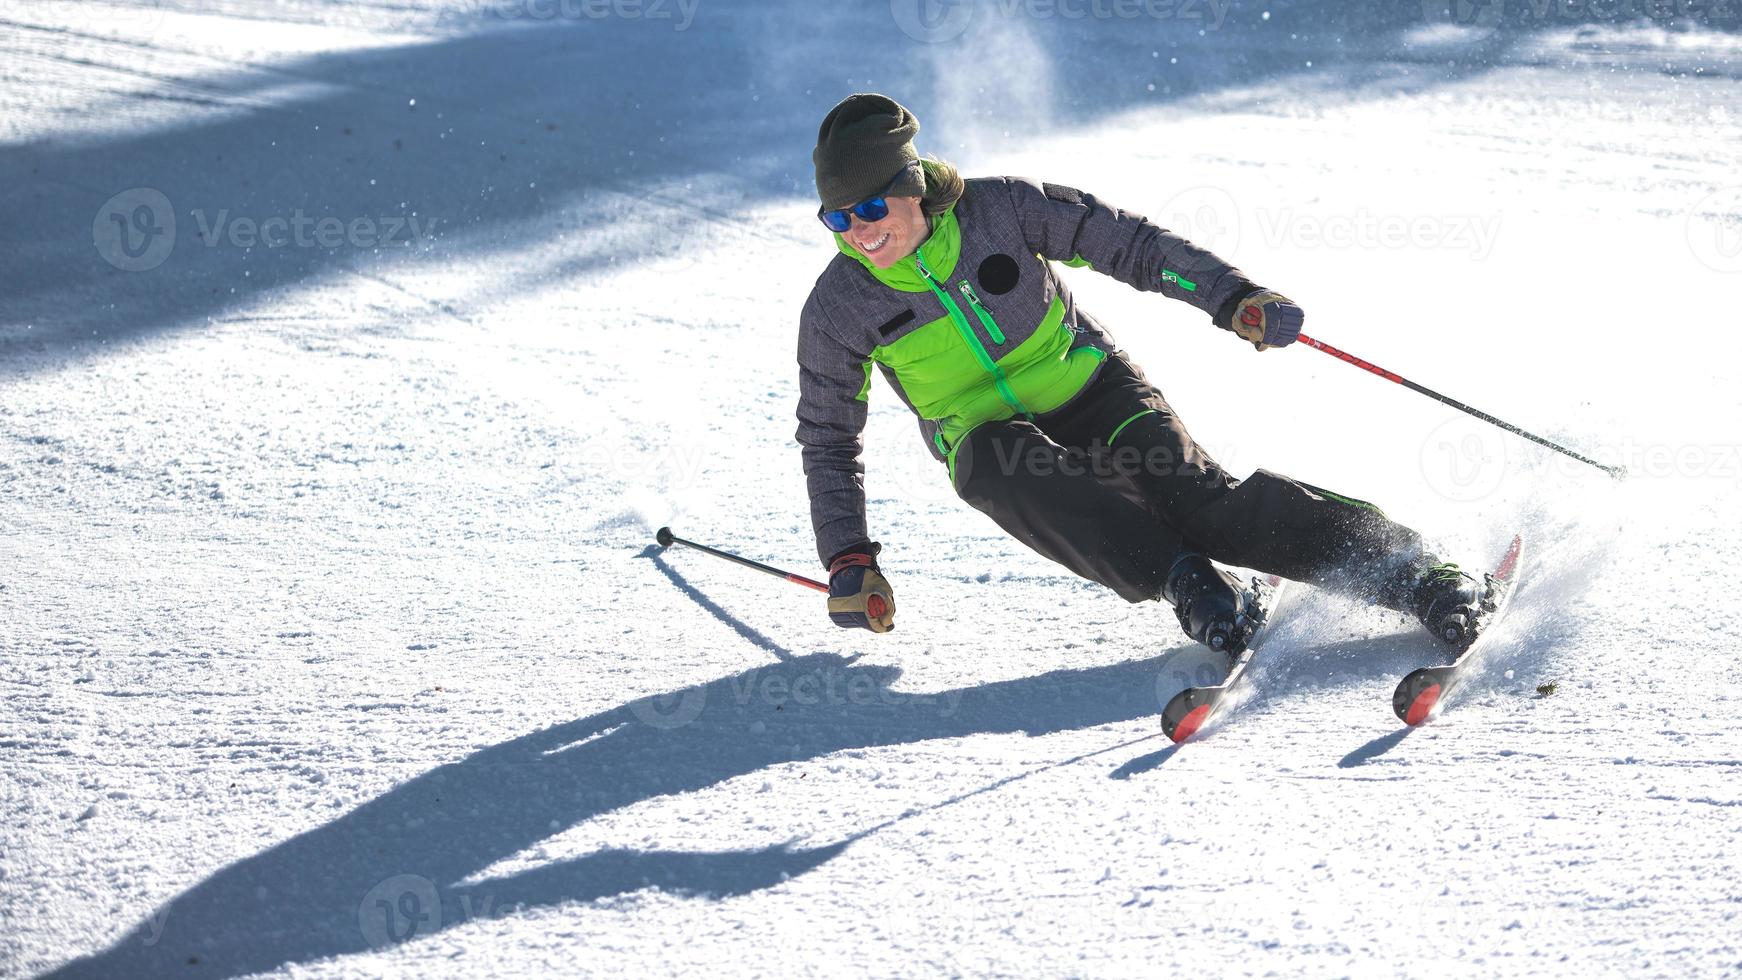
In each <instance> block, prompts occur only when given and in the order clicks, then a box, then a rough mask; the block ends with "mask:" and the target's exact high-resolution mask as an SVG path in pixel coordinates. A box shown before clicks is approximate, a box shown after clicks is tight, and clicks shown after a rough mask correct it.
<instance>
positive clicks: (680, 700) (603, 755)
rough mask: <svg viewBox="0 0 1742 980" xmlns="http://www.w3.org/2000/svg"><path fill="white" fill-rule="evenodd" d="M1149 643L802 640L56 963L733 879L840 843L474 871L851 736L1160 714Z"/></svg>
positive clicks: (547, 744)
mask: <svg viewBox="0 0 1742 980" xmlns="http://www.w3.org/2000/svg"><path fill="white" fill-rule="evenodd" d="M1160 664H1161V661H1160V660H1159V659H1149V660H1142V661H1135V662H1129V663H1123V664H1116V665H1112V666H1105V667H1095V668H1089V669H1084V670H1060V671H1054V672H1052V673H1048V674H1043V675H1040V676H1037V677H1028V678H1022V679H1019V680H1012V681H1005V682H1000V683H994V684H986V685H982V686H979V687H972V688H966V689H961V690H954V691H947V692H942V693H938V694H930V695H917V694H912V693H908V692H904V691H900V690H897V689H896V688H895V686H894V685H895V682H896V681H897V679H898V678H899V675H900V672H899V671H898V670H897V669H895V668H893V667H887V666H875V665H865V664H860V663H856V662H853V661H851V660H848V659H844V658H841V657H837V656H833V655H825V654H813V655H809V656H800V657H794V658H793V659H791V660H787V661H783V662H780V663H777V664H773V665H770V666H767V667H760V668H756V669H752V670H747V671H744V672H741V673H738V674H733V675H731V676H727V677H721V678H719V679H717V680H714V681H711V682H709V683H705V684H699V685H696V686H694V687H689V688H684V689H681V690H677V691H672V692H670V693H668V694H665V695H661V696H657V697H650V698H646V699H643V700H640V701H635V702H632V703H629V704H625V705H622V706H620V707H617V708H614V709H612V710H609V711H606V712H603V713H601V714H596V715H593V716H591V717H587V718H582V719H579V720H576V721H571V722H567V723H564V724H560V725H555V726H552V727H550V728H546V729H543V730H542V731H537V732H533V733H531V734H529V735H526V736H523V737H520V738H516V739H512V740H510V741H507V742H503V743H501V744H499V745H494V746H490V747H488V748H485V749H482V750H480V751H478V752H474V753H473V754H471V755H469V756H467V757H466V758H464V759H461V760H459V761H457V762H453V763H450V764H448V765H444V766H440V767H438V768H436V769H433V770H430V771H428V772H425V773H423V774H422V775H419V776H416V777H414V778H412V779H410V780H408V781H407V782H405V783H403V784H401V785H399V786H397V787H395V788H394V789H392V790H391V791H389V792H387V793H386V794H384V795H382V796H380V797H378V798H376V799H374V800H371V801H369V802H367V803H364V804H362V805H361V806H358V807H357V808H355V809H353V810H351V811H350V812H348V813H346V814H344V815H343V816H340V817H338V818H337V819H335V820H333V821H331V822H329V823H327V824H324V825H322V826H320V827H316V828H315V829H313V830H309V831H306V832H304V833H302V834H299V835H297V836H295V837H293V838H291V839H289V840H287V841H284V842H283V843H281V844H277V845H275V846H273V847H270V848H268V849H266V850H265V851H262V852H260V853H258V854H256V855H254V856H253V857H249V858H246V859H244V860H242V861H239V862H236V863H235V864H231V865H229V866H227V867H224V868H222V869H220V870H218V871H217V872H215V873H214V874H212V875H211V876H210V877H209V878H207V879H206V880H204V881H202V882H200V883H198V884H196V885H194V886H193V887H191V888H189V889H187V890H186V891H185V892H183V893H182V894H180V895H178V896H176V897H175V898H174V899H172V900H170V901H169V902H167V903H165V904H164V905H163V906H162V907H161V908H160V909H159V910H158V911H157V912H155V913H154V914H153V915H151V916H150V917H148V918H147V919H145V920H144V921H143V922H141V923H140V924H138V925H137V926H136V927H134V928H133V929H132V930H131V931H129V932H128V933H127V934H126V935H124V936H122V937H121V938H120V939H119V940H117V941H116V942H115V943H114V944H113V945H112V946H110V947H109V948H108V949H107V950H104V951H102V952H100V953H97V954H94V955H92V956H89V957H86V958H82V959H79V960H76V961H73V962H71V963H69V964H67V965H65V966H63V967H62V968H60V969H59V970H57V971H55V973H53V974H51V975H52V976H65V977H75V976H78V977H86V976H89V977H96V976H103V977H115V976H128V977H144V976H157V975H163V974H167V973H171V972H174V973H176V974H178V975H181V974H184V973H187V972H188V971H190V970H191V969H194V968H196V966H197V970H198V972H199V974H200V975H201V976H206V977H222V976H235V975H238V974H244V973H252V972H255V971H260V970H269V969H273V968H275V967H279V966H281V965H284V964H287V963H308V962H311V961H314V960H317V959H322V958H326V957H332V956H340V955H345V954H349V953H357V952H362V951H365V950H368V949H371V948H375V947H379V946H383V945H387V944H391V943H393V942H397V941H403V940H405V939H409V938H421V937H425V936H427V935H429V934H430V933H433V932H435V931H437V930H439V929H441V928H443V927H446V926H451V925H454V924H457V923H461V922H464V921H466V920H468V919H471V918H476V917H478V916H480V915H485V916H494V915H502V914H505V913H507V912H511V911H512V910H515V909H521V908H528V907H536V906H548V905H556V904H559V903H564V902H574V901H588V900H593V899H598V898H602V897H607V896H612V895H619V894H624V893H628V892H633V891H637V890H640V889H643V888H650V887H651V888H657V889H660V890H662V891H665V892H668V893H675V894H684V895H709V896H727V895H738V894H744V893H747V892H751V891H755V890H757V889H761V888H767V887H770V886H772V885H775V884H778V883H779V882H781V881H783V880H785V879H787V878H790V877H795V876H797V875H801V874H804V873H805V872H808V871H810V870H812V869H814V868H816V867H818V866H819V865H821V864H823V863H824V862H827V861H829V860H830V859H832V858H834V857H835V856H837V855H839V854H840V853H841V852H842V851H843V850H845V849H846V848H847V847H848V846H849V845H850V844H851V842H852V840H853V837H851V836H849V837H845V838H844V839H841V840H838V841H834V842H830V843H826V844H823V845H821V846H791V845H789V844H771V845H768V846H764V847H761V848H753V849H746V850H716V851H700V852H690V851H684V850H621V849H616V850H606V851H597V852H594V853H590V854H586V855H583V856H579V857H574V858H570V859H566V860H559V861H556V862H554V863H544V864H539V865H538V866H536V867H533V868H531V869H530V870H522V871H517V872H511V873H508V874H504V875H499V876H494V877H488V878H485V879H484V880H482V881H478V880H477V878H478V876H480V875H482V874H484V873H485V872H486V870H487V869H489V868H491V866H492V865H494V864H496V863H497V862H500V861H502V860H504V859H507V858H511V857H514V856H516V855H521V854H522V853H523V852H525V851H527V850H528V849H529V848H533V847H535V846H536V845H538V844H539V843H540V842H542V841H544V840H546V839H547V838H550V837H552V836H554V835H556V834H559V833H561V832H562V831H564V830H567V829H569V828H572V827H575V826H577V825H579V824H582V823H584V822H585V821H587V820H589V819H591V818H593V817H596V816H599V815H601V814H606V813H610V812H612V811H615V810H619V809H622V808H624V807H628V806H632V805H634V804H636V803H641V802H644V801H648V800H653V799H658V798H661V797H672V796H677V795H680V794H683V793H686V792H691V791H695V790H701V789H706V788H708V787H711V786H715V785H718V784H719V783H721V782H724V781H726V780H729V779H732V778H733V777H736V776H742V775H745V774H747V773H753V772H756V771H757V770H760V769H764V768H766V767H769V766H773V765H777V764H784V763H791V762H794V761H802V760H806V759H814V758H817V757H820V756H823V755H826V754H829V753H834V752H839V751H842V750H848V749H860V748H875V747H878V746H891V745H901V744H907V743H912V742H920V741H925V740H928V739H944V738H960V737H963V736H966V735H973V734H981V733H1017V732H1021V733H1026V734H1029V735H1041V734H1046V733H1051V732H1058V731H1065V730H1075V729H1082V728H1089V727H1093V726H1099V725H1106V724H1110V723H1116V722H1121V721H1128V720H1132V719H1137V718H1143V717H1148V716H1153V715H1154V714H1155V712H1156V710H1157V705H1156V683H1157V675H1158V673H1159V671H1160Z"/></svg>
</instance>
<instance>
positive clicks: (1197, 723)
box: [1169, 704, 1210, 745]
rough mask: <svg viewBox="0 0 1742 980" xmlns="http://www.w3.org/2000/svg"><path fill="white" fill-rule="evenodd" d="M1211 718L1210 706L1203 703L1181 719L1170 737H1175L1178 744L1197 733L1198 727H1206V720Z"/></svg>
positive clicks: (1174, 739)
mask: <svg viewBox="0 0 1742 980" xmlns="http://www.w3.org/2000/svg"><path fill="white" fill-rule="evenodd" d="M1209 718H1210V706H1209V705H1207V704H1201V705H1199V706H1197V707H1196V708H1193V709H1192V710H1191V713H1190V714H1188V715H1186V716H1185V717H1184V718H1181V719H1180V722H1179V724H1178V725H1177V726H1175V727H1174V730H1173V734H1172V735H1171V736H1169V737H1170V738H1172V739H1173V741H1174V744H1175V745H1178V744H1179V743H1181V742H1183V741H1185V740H1186V739H1188V738H1191V737H1192V736H1193V735H1196V734H1197V733H1198V729H1200V728H1202V727H1204V722H1206V721H1208V720H1209Z"/></svg>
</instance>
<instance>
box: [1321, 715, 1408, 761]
mask: <svg viewBox="0 0 1742 980" xmlns="http://www.w3.org/2000/svg"><path fill="white" fill-rule="evenodd" d="M1414 731H1415V729H1413V728H1410V727H1408V726H1407V725H1406V726H1404V727H1403V728H1399V729H1398V730H1397V731H1394V732H1388V733H1386V734H1384V735H1381V736H1379V737H1378V738H1376V739H1374V740H1373V741H1371V742H1368V743H1367V744H1366V745H1363V746H1361V747H1360V748H1358V749H1356V750H1355V751H1353V752H1350V753H1349V754H1348V755H1346V756H1343V758H1342V760H1341V761H1339V762H1338V763H1337V768H1339V769H1354V768H1356V767H1358V766H1364V765H1366V764H1367V763H1369V762H1372V761H1373V760H1374V759H1377V758H1379V757H1380V756H1382V755H1384V754H1385V753H1387V752H1390V751H1391V750H1392V749H1395V748H1397V746H1398V745H1400V744H1402V742H1403V740H1404V739H1406V738H1408V737H1409V736H1410V734H1411V733H1412V732H1414Z"/></svg>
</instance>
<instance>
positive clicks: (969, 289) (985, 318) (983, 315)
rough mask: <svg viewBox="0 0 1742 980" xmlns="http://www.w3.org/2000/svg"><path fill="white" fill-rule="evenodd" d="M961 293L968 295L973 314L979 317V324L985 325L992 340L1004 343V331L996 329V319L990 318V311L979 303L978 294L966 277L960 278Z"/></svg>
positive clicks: (996, 342)
mask: <svg viewBox="0 0 1742 980" xmlns="http://www.w3.org/2000/svg"><path fill="white" fill-rule="evenodd" d="M962 295H963V296H966V297H968V305H969V306H972V307H973V308H974V315H975V316H977V317H979V318H980V326H982V327H985V328H986V332H987V333H988V334H991V335H992V342H993V343H994V344H1002V343H1004V331H1002V330H1000V329H998V321H997V320H994V319H992V313H991V311H989V310H987V309H986V308H985V307H984V306H981V305H980V294H979V293H977V292H975V291H974V284H973V283H971V282H969V281H968V280H966V279H963V280H962Z"/></svg>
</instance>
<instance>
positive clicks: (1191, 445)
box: [950, 354, 1421, 602]
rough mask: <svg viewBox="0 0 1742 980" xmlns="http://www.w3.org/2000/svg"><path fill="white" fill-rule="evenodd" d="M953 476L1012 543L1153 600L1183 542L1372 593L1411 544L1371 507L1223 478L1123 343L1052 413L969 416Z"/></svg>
mask: <svg viewBox="0 0 1742 980" xmlns="http://www.w3.org/2000/svg"><path fill="white" fill-rule="evenodd" d="M950 476H951V481H952V483H953V484H954V485H955V489H956V493H957V494H959V495H960V496H961V498H962V499H963V500H966V501H967V502H968V503H969V504H972V505H973V506H974V507H975V508H976V509H978V510H980V511H982V512H984V513H985V514H987V515H988V516H990V517H991V518H992V520H994V521H996V522H997V523H998V525H999V526H1000V527H1002V528H1003V529H1004V530H1005V531H1007V532H1009V533H1010V534H1011V535H1012V536H1014V537H1015V538H1016V539H1017V540H1019V541H1021V542H1022V543H1024V544H1026V545H1028V546H1029V547H1030V548H1033V549H1034V550H1035V551H1037V552H1039V553H1041V554H1042V555H1045V556H1046V557H1048V558H1051V559H1052V560H1054V561H1056V562H1058V563H1059V564H1061V565H1064V566H1065V567H1066V568H1069V569H1070V570H1071V571H1073V572H1075V573H1077V574H1078V575H1081V576H1083V577H1084V578H1088V579H1092V580H1093V581H1096V582H1099V583H1101V584H1102V585H1105V586H1107V587H1108V588H1110V589H1112V590H1113V591H1115V592H1117V593H1119V595H1121V596H1123V597H1124V598H1126V599H1127V600H1129V601H1131V602H1141V601H1143V600H1146V599H1154V598H1157V597H1159V596H1160V595H1161V590H1162V586H1163V585H1164V584H1165V577H1166V575H1167V573H1168V570H1169V569H1171V568H1172V567H1173V563H1174V561H1175V559H1177V558H1178V557H1179V555H1180V554H1181V553H1182V552H1183V551H1188V550H1189V551H1197V552H1200V553H1202V554H1204V555H1207V556H1208V557H1210V558H1211V559H1214V560H1216V561H1219V562H1223V563H1225V564H1229V565H1242V566H1245V567H1247V568H1251V569H1255V570H1257V571H1260V572H1266V573H1270V574H1275V575H1280V576H1282V577H1284V578H1287V579H1292V580H1294V581H1298V582H1309V583H1312V584H1315V585H1320V586H1325V587H1329V588H1334V589H1339V590H1342V591H1361V592H1366V593H1369V594H1373V593H1376V592H1377V591H1379V589H1380V585H1381V583H1382V582H1383V581H1384V580H1385V579H1387V578H1389V577H1391V576H1392V575H1394V574H1395V573H1396V568H1397V566H1398V565H1400V564H1402V563H1403V562H1405V561H1408V560H1410V559H1411V558H1412V557H1413V556H1414V555H1416V554H1417V553H1419V552H1420V550H1421V539H1420V537H1419V536H1417V534H1416V533H1415V532H1414V531H1412V530H1410V529H1409V528H1407V527H1404V526H1403V525H1401V524H1398V523H1396V522H1394V521H1392V520H1391V519H1389V518H1387V517H1386V516H1385V515H1384V513H1382V512H1381V511H1380V510H1379V508H1377V507H1374V506H1373V505H1372V504H1368V503H1364V502H1362V501H1358V500H1353V499H1351V498H1348V497H1342V496H1339V495H1337V494H1333V493H1331V492H1329V491H1326V490H1322V489H1320V488H1318V487H1314V486H1310V485H1308V484H1305V483H1301V482H1300V481H1298V480H1292V479H1289V478H1288V477H1286V476H1282V475H1281V474H1278V473H1272V472H1270V471H1268V470H1259V471H1257V472H1256V473H1254V474H1252V475H1251V476H1250V477H1247V478H1246V479H1244V480H1238V479H1235V478H1234V477H1232V476H1230V475H1228V473H1227V472H1226V471H1224V470H1223V469H1222V467H1221V466H1219V465H1217V463H1216V461H1215V460H1214V459H1211V458H1210V455H1209V454H1208V453H1206V452H1205V451H1204V450H1203V448H1202V447H1200V446H1199V445H1198V444H1197V443H1196V442H1193V441H1192V437H1191V435H1190V434H1189V433H1187V432H1186V428H1185V426H1184V425H1183V424H1181V423H1180V420H1179V417H1178V416H1176V415H1175V414H1174V413H1173V409H1172V408H1170V407H1168V404H1167V401H1166V400H1165V399H1163V398H1162V396H1161V392H1159V391H1157V390H1156V389H1155V388H1154V387H1153V386H1152V385H1150V383H1149V382H1148V381H1147V380H1146V379H1145V378H1144V377H1143V373H1142V372H1141V371H1140V370H1138V368H1137V366H1136V365H1134V364H1132V363H1131V362H1130V361H1128V360H1127V359H1126V358H1125V357H1124V356H1123V355H1120V354H1111V355H1109V356H1108V358H1107V361H1106V363H1104V364H1103V365H1102V366H1101V370H1100V373H1099V374H1097V375H1096V377H1095V378H1094V380H1092V381H1091V382H1090V383H1089V385H1088V386H1087V387H1086V388H1085V389H1084V390H1083V391H1082V392H1080V393H1078V395H1077V396H1076V397H1075V398H1073V399H1072V400H1071V401H1070V402H1068V403H1066V404H1065V405H1064V406H1063V407H1061V408H1059V409H1058V410H1056V411H1052V412H1047V413H1045V414H1042V415H1038V416H1035V418H1034V420H1033V421H1025V420H1022V419H1012V420H1009V421H1005V422H988V423H985V424H983V425H980V426H977V427H975V428H974V429H973V430H971V431H970V432H969V433H968V434H967V435H966V436H964V437H963V438H962V440H961V441H960V442H959V443H958V444H957V445H956V446H955V448H954V450H953V452H952V454H951V457H950Z"/></svg>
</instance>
